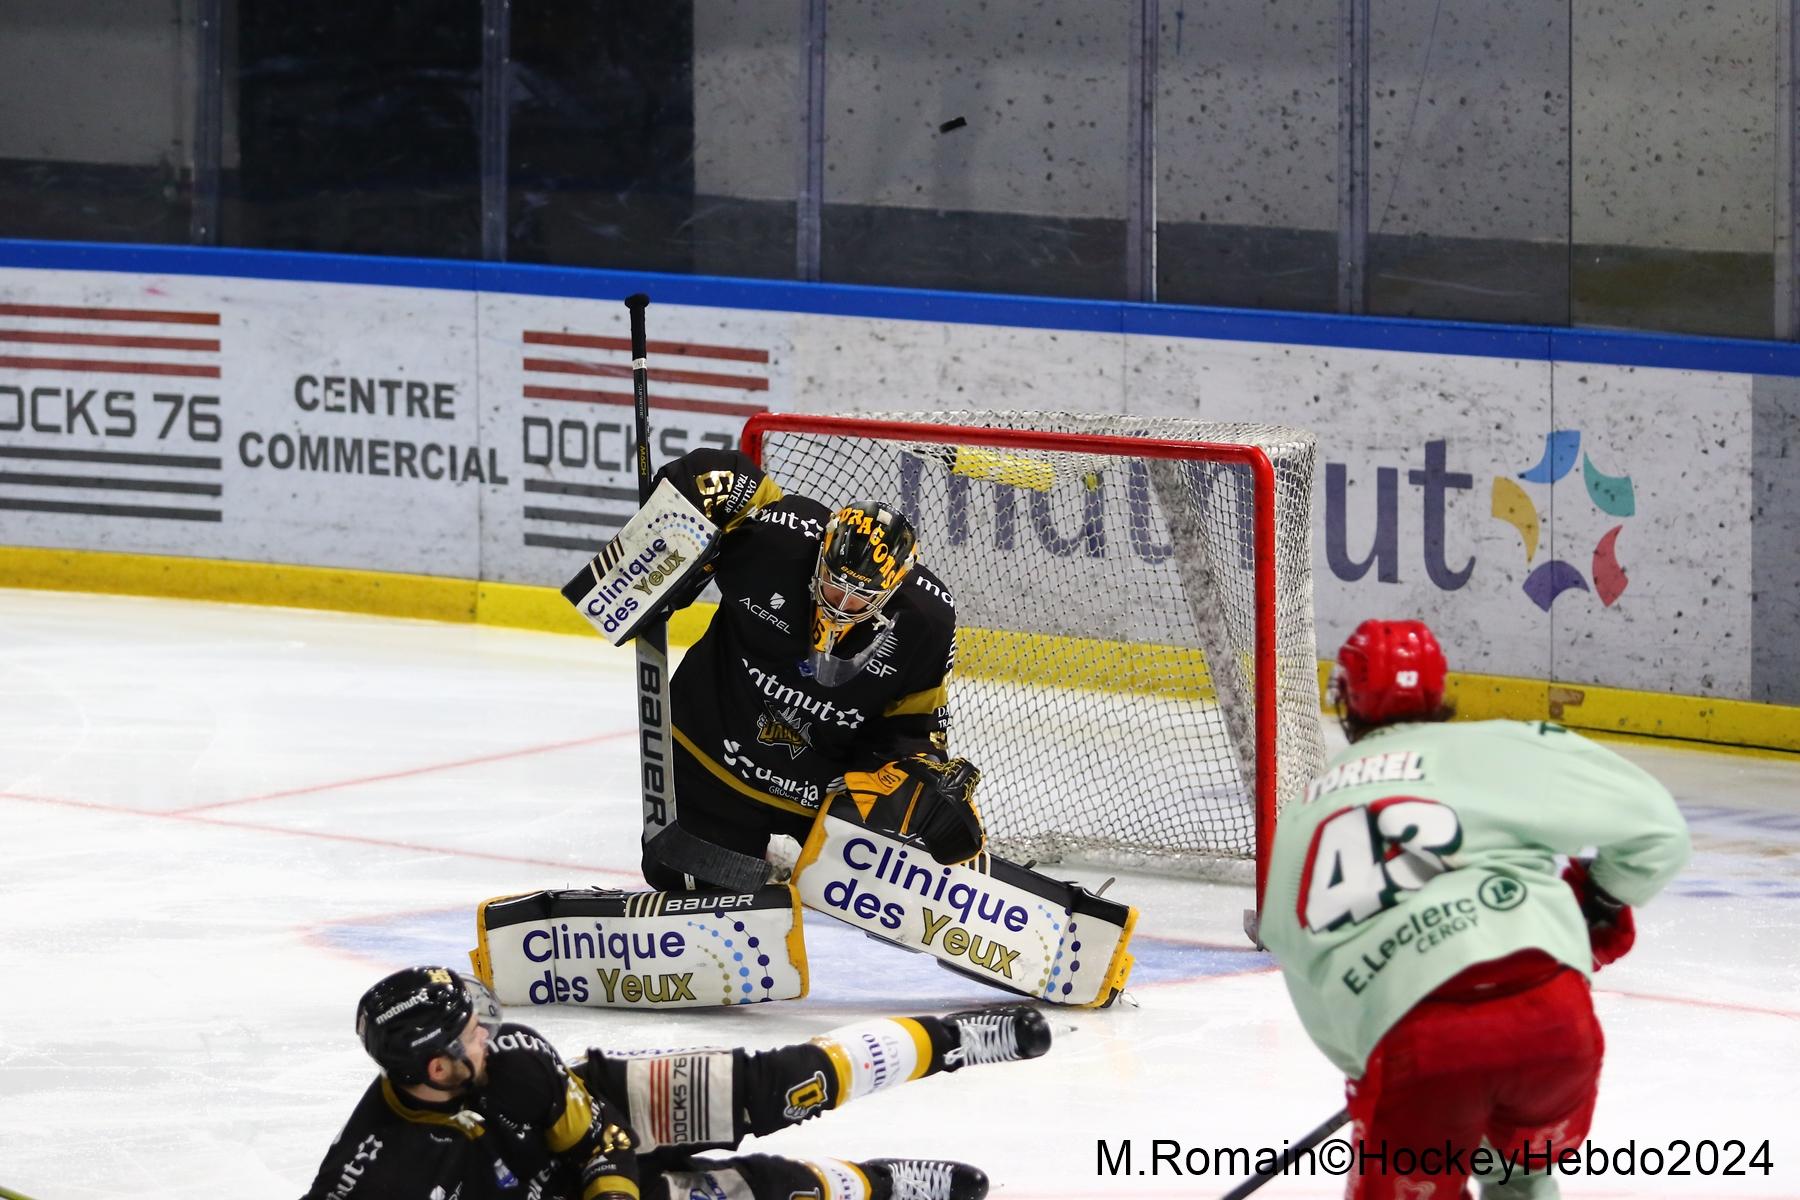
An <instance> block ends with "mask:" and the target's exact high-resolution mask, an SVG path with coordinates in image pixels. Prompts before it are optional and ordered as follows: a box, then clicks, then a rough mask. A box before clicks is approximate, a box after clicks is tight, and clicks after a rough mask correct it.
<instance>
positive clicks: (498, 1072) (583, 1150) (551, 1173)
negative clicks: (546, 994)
mask: <svg viewBox="0 0 1800 1200" xmlns="http://www.w3.org/2000/svg"><path fill="white" fill-rule="evenodd" d="M487 1074H488V1077H487V1082H486V1083H485V1084H484V1085H483V1086H482V1087H481V1088H480V1089H479V1090H477V1091H475V1092H473V1093H470V1094H469V1095H467V1096H463V1097H459V1098H458V1099H456V1100H452V1101H448V1102H444V1103H438V1104H433V1103H429V1102H426V1101H422V1100H418V1099H416V1098H414V1097H412V1096H410V1095H408V1094H407V1093H406V1092H403V1091H401V1090H400V1089H398V1088H396V1087H394V1085H393V1084H392V1083H390V1082H389V1081H388V1078H387V1077H386V1076H385V1075H383V1076H380V1077H378V1078H377V1079H376V1080H375V1082H373V1083H371V1084H370V1085H369V1087H368V1090H367V1091H365V1092H364V1093H363V1097H362V1100H361V1101H360V1102H359V1103H358V1104H357V1106H356V1110H355V1111H354V1112H353V1113H351V1114H350V1120H349V1122H348V1123H347V1124H346V1125H345V1126H344V1130H343V1132H342V1133H340V1134H338V1138H337V1141H336V1142H334V1143H333V1144H332V1147H331V1149H330V1151H329V1152H327V1153H326V1155H325V1161H324V1162H323V1163H321V1164H320V1166H319V1173H318V1175H317V1177H316V1178H315V1179H314V1180H313V1185H312V1187H311V1189H310V1190H308V1191H307V1193H306V1200H433V1198H435V1197H444V1196H456V1197H457V1198H458V1200H487V1198H490V1197H491V1198H494V1200H499V1198H500V1197H523V1196H527V1195H529V1196H537V1197H540V1198H541V1200H582V1198H583V1197H592V1198H596V1200H597V1198H599V1197H607V1198H609V1200H617V1198H631V1200H635V1197H637V1195H638V1194H639V1182H638V1172H639V1166H638V1162H637V1154H636V1147H635V1145H634V1143H635V1140H636V1138H635V1135H634V1134H633V1132H632V1130H631V1128H630V1126H629V1125H628V1124H627V1122H626V1118H625V1116H624V1113H623V1111H622V1110H621V1109H620V1108H618V1107H617V1106H616V1105H615V1104H614V1103H613V1102H612V1101H611V1100H609V1099H607V1098H606V1097H604V1096H600V1095H590V1093H589V1092H588V1089H587V1086H586V1084H585V1083H584V1082H583V1080H582V1078H581V1077H580V1076H579V1075H577V1074H576V1073H574V1072H571V1071H570V1070H569V1069H568V1068H567V1067H566V1066H564V1064H563V1062H562V1060H561V1059H560V1058H558V1057H557V1055H556V1052H555V1051H554V1050H553V1049H552V1048H551V1047H550V1045H549V1044H548V1043H547V1042H545V1041H544V1039H543V1038H542V1037H540V1036H539V1035H538V1034H537V1033H536V1032H535V1031H533V1030H532V1029H530V1028H528V1027H526V1026H524V1025H516V1024H512V1023H510V1022H509V1023H506V1024H503V1025H501V1026H500V1032H499V1033H498V1034H497V1035H496V1036H495V1037H494V1039H493V1040H492V1041H491V1042H490V1043H489V1044H488V1057H487Z"/></svg>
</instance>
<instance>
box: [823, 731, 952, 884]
mask: <svg viewBox="0 0 1800 1200" xmlns="http://www.w3.org/2000/svg"><path fill="white" fill-rule="evenodd" d="M979 782H981V772H980V771H978V770H976V768H975V766H974V764H972V763H970V762H969V760H967V759H965V758H953V759H951V760H950V761H949V762H939V761H938V760H937V759H935V758H930V757H928V756H926V755H923V754H920V755H915V756H914V757H912V758H903V759H899V760H897V761H895V762H890V763H888V764H886V765H885V766H881V767H878V768H876V769H875V770H873V771H846V772H845V773H844V775H843V777H842V778H840V779H837V780H834V781H833V783H832V786H831V792H832V794H833V795H838V794H843V793H848V794H849V796H850V799H851V800H852V801H853V802H854V803H855V804H856V807H857V811H859V812H861V813H862V816H863V820H865V821H867V822H868V823H869V824H870V825H872V826H874V827H876V828H878V829H883V830H887V831H889V832H893V833H898V834H901V835H911V836H913V837H916V838H918V839H919V841H920V842H921V843H923V844H924V846H925V849H926V850H927V851H929V852H930V854H931V857H933V858H935V859H936V860H937V861H938V862H941V863H944V864H946V865H953V864H955V863H960V862H967V861H968V860H969V859H971V858H974V857H975V856H976V855H977V854H980V853H981V851H982V850H983V848H985V847H986V845H987V835H986V834H985V833H984V832H983V831H982V827H981V810H980V809H978V808H976V807H975V785H976V784H977V783H979Z"/></svg>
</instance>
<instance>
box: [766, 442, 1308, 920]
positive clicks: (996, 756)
mask: <svg viewBox="0 0 1800 1200" xmlns="http://www.w3.org/2000/svg"><path fill="white" fill-rule="evenodd" d="M743 447H744V450H745V452H746V453H747V454H748V455H749V456H750V457H752V458H753V459H756V460H757V461H758V462H759V463H761V464H762V466H763V467H764V469H766V470H767V471H768V472H769V473H770V474H771V475H772V476H774V478H775V480H776V482H777V483H779V484H780V485H781V486H782V487H783V488H784V489H786V490H788V491H792V492H796V493H798V494H801V495H805V496H811V497H813V498H815V499H818V500H820V501H821V502H823V503H825V504H826V505H827V506H830V507H835V506H836V505H838V504H841V503H844V502H847V501H849V500H851V499H854V498H857V497H868V498H876V499H882V500H885V501H887V502H889V503H892V504H895V505H896V506H897V507H899V508H900V509H901V510H902V511H904V512H906V513H907V514H908V515H909V516H910V517H912V519H913V521H914V524H915V525H916V527H917V529H918V533H919V546H920V561H921V562H924V563H926V564H927V565H929V566H930V567H931V569H932V570H933V571H934V572H936V574H937V575H938V576H939V577H940V578H941V579H942V580H943V581H944V584H945V585H946V587H947V588H948V589H949V591H950V593H951V595H952V597H953V602H954V604H955V607H956V612H957V627H958V634H957V645H956V650H955V656H956V662H955V666H954V669H953V670H952V671H951V674H950V691H951V698H950V704H949V711H950V735H949V736H950V752H951V753H952V754H957V755H962V756H964V757H967V758H969V759H970V760H972V761H973V762H974V763H975V764H976V765H977V766H978V767H980V768H981V770H982V783H981V787H980V791H979V793H978V800H979V802H980V804H981V808H982V812H983V814H984V817H985V819H986V823H987V827H988V831H989V835H990V840H991V841H992V843H993V845H994V847H995V849H996V850H997V851H998V852H1000V853H1002V854H1005V855H1007V856H1008V857H1013V858H1022V859H1035V860H1038V861H1063V860H1071V861H1086V862H1100V863H1109V864H1115V865H1127V866H1137V867H1147V868H1150V869H1161V870H1169V871H1173V872H1177V873H1183V874H1194V875H1201V876H1206V877H1212V878H1227V879H1239V880H1243V881H1245V882H1248V881H1249V880H1250V878H1251V877H1252V874H1253V877H1254V880H1255V883H1256V893H1257V897H1258V905H1259V907H1260V902H1261V896H1262V890H1263V882H1264V878H1265V875H1266V871H1267V865H1268V850H1269V845H1270V840H1271V839H1272V837H1273V834H1274V828H1275V820H1276V816H1277V813H1278V812H1279V810H1280V809H1281V808H1282V807H1283V806H1284V805H1285V804H1288V803H1291V802H1292V801H1293V800H1295V799H1296V798H1297V797H1299V796H1300V795H1302V794H1303V793H1304V790H1305V788H1306V785H1307V783H1308V782H1309V781H1310V780H1311V779H1312V777H1313V776H1314V775H1315V774H1316V773H1317V772H1318V770H1319V769H1320V768H1321V767H1322V766H1323V764H1324V746H1323V740H1322V737H1321V732H1320V726H1319V701H1318V674H1317V672H1318V657H1317V649H1316V646H1315V643H1314V637H1313V616H1312V585H1311V558H1310V536H1311V520H1310V505H1311V498H1312V475H1313V463H1314V458H1315V452H1316V447H1315V443H1314V440H1313V437H1312V435H1311V434H1309V433H1306V432H1304V431H1302V430H1297V429H1290V428H1284V427H1280V426H1274V425H1251V424H1225V423H1215V422H1203V421H1192V420H1180V419H1171V418H1148V417H1133V416H1115V415H1100V414H1072V413H894V414H870V415H866V416H854V417H824V416H808V415H802V414H794V413H764V414H758V415H757V416H754V417H752V418H751V419H750V421H749V422H748V423H747V424H746V426H745V428H744V433H743ZM875 669H891V664H885V663H877V664H876V666H875ZM1252 864H1253V865H1252Z"/></svg>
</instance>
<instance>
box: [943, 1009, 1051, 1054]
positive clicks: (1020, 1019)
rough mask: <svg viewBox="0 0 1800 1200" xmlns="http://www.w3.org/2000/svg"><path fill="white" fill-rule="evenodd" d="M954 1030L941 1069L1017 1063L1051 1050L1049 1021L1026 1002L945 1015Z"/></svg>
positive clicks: (945, 1019)
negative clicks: (953, 1042)
mask: <svg viewBox="0 0 1800 1200" xmlns="http://www.w3.org/2000/svg"><path fill="white" fill-rule="evenodd" d="M944 1024H946V1025H948V1026H950V1028H952V1029H954V1030H956V1036H957V1046H956V1049H954V1050H952V1051H950V1052H949V1053H948V1054H946V1055H944V1069H945V1070H946V1071H954V1070H958V1069H959V1068H962V1067H970V1066H982V1065H985V1064H987V1063H1003V1062H1016V1061H1018V1060H1019V1059H1022V1058H1037V1057H1038V1056H1039V1055H1041V1054H1043V1053H1045V1052H1046V1051H1048V1050H1049V1049H1050V1022H1049V1021H1046V1020H1045V1019H1044V1014H1043V1013H1041V1012H1039V1011H1038V1010H1037V1009H1035V1008H1033V1007H1032V1006H1031V1005H1029V1004H1002V1005H998V1006H996V1007H993V1008H972V1009H968V1010H967V1011H964V1012H953V1013H949V1014H946V1015H945V1017H944Z"/></svg>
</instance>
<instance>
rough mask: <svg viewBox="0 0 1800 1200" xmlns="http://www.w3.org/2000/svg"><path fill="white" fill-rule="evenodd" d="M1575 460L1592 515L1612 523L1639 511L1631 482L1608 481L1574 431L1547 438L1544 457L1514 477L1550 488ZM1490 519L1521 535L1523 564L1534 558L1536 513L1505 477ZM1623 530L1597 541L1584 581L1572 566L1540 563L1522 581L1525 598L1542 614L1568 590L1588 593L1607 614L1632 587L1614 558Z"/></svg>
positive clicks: (1625, 478)
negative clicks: (1590, 582)
mask: <svg viewBox="0 0 1800 1200" xmlns="http://www.w3.org/2000/svg"><path fill="white" fill-rule="evenodd" d="M1577 456H1579V457H1580V459H1581V477H1582V481H1583V482H1584V483H1586V484H1587V494H1588V499H1589V500H1591V501H1593V503H1594V507H1595V508H1596V509H1598V510H1599V511H1601V512H1603V513H1605V514H1606V515H1608V516H1612V517H1629V516H1631V515H1632V514H1633V513H1634V512H1636V511H1637V502H1636V497H1635V496H1634V494H1633V493H1632V490H1631V476H1629V475H1608V474H1606V473H1604V472H1602V471H1601V470H1599V469H1598V468H1597V467H1595V466H1594V461H1593V459H1591V458H1589V457H1588V456H1587V455H1586V454H1583V453H1582V451H1581V431H1580V430H1578V429H1558V430H1555V431H1554V432H1552V433H1549V434H1546V435H1545V436H1544V457H1543V458H1542V459H1540V460H1539V462H1538V464H1537V465H1536V466H1534V467H1532V468H1531V469H1530V470H1529V471H1521V472H1519V476H1518V477H1519V478H1520V479H1522V480H1524V481H1525V482H1526V483H1534V484H1543V485H1545V486H1547V487H1552V488H1553V487H1555V486H1556V483H1557V481H1558V480H1560V479H1561V478H1562V477H1563V476H1565V475H1567V474H1568V473H1569V472H1570V471H1572V470H1574V468H1575V460H1576V458H1577ZM1493 515H1494V516H1495V517H1496V518H1497V519H1499V520H1502V521H1505V522H1506V523H1507V524H1508V525H1511V526H1512V527H1513V528H1514V529H1516V530H1518V531H1519V537H1520V538H1521V539H1522V540H1523V541H1524V543H1525V562H1526V563H1527V564H1529V563H1530V562H1531V561H1532V559H1534V558H1536V557H1537V550H1538V533H1539V531H1540V528H1541V526H1540V522H1539V519H1538V509H1537V505H1536V504H1534V503H1533V502H1532V499H1531V497H1530V496H1529V495H1528V494H1527V493H1526V491H1525V489H1524V488H1522V487H1520V486H1519V485H1518V484H1517V483H1514V482H1513V481H1512V480H1511V479H1508V478H1506V477H1504V476H1495V477H1494V497H1493ZM1624 528H1625V526H1624V525H1614V526H1613V527H1612V528H1611V529H1609V530H1607V531H1606V533H1604V534H1602V535H1601V537H1600V540H1599V541H1598V542H1597V543H1595V545H1594V554H1593V562H1592V567H1591V570H1590V572H1589V574H1588V575H1583V574H1582V573H1581V569H1580V568H1579V567H1577V566H1576V565H1575V564H1574V563H1571V562H1567V561H1565V560H1563V559H1560V558H1552V559H1549V560H1548V561H1546V562H1542V563H1539V564H1538V565H1537V566H1536V567H1534V568H1532V571H1531V574H1529V575H1527V576H1526V577H1525V587H1524V591H1525V594H1526V595H1527V596H1529V597H1530V598H1531V602H1532V603H1533V604H1535V605H1537V606H1538V607H1539V608H1541V609H1543V610H1544V611H1545V612H1549V611H1550V606H1551V605H1552V604H1554V603H1555V602H1556V598H1557V597H1558V596H1560V595H1562V594H1563V593H1564V592H1566V591H1570V590H1572V589H1579V590H1581V591H1584V592H1585V591H1589V590H1591V591H1592V592H1593V593H1594V594H1595V595H1596V596H1598V597H1599V598H1600V603H1601V604H1603V605H1605V606H1606V607H1608V608H1611V607H1612V606H1613V603H1614V602H1615V601H1617V600H1618V598H1619V596H1620V595H1621V594H1623V592H1624V591H1625V586H1626V584H1628V583H1630V582H1631V581H1630V580H1629V579H1628V578H1626V575H1625V568H1623V567H1621V566H1620V565H1619V559H1618V555H1617V553H1616V549H1617V546H1618V541H1619V533H1620V531H1621V530H1623V529H1624ZM1590 577H1591V578H1592V580H1593V587H1592V588H1591V589H1590V588H1589V586H1588V580H1589V578H1590Z"/></svg>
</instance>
